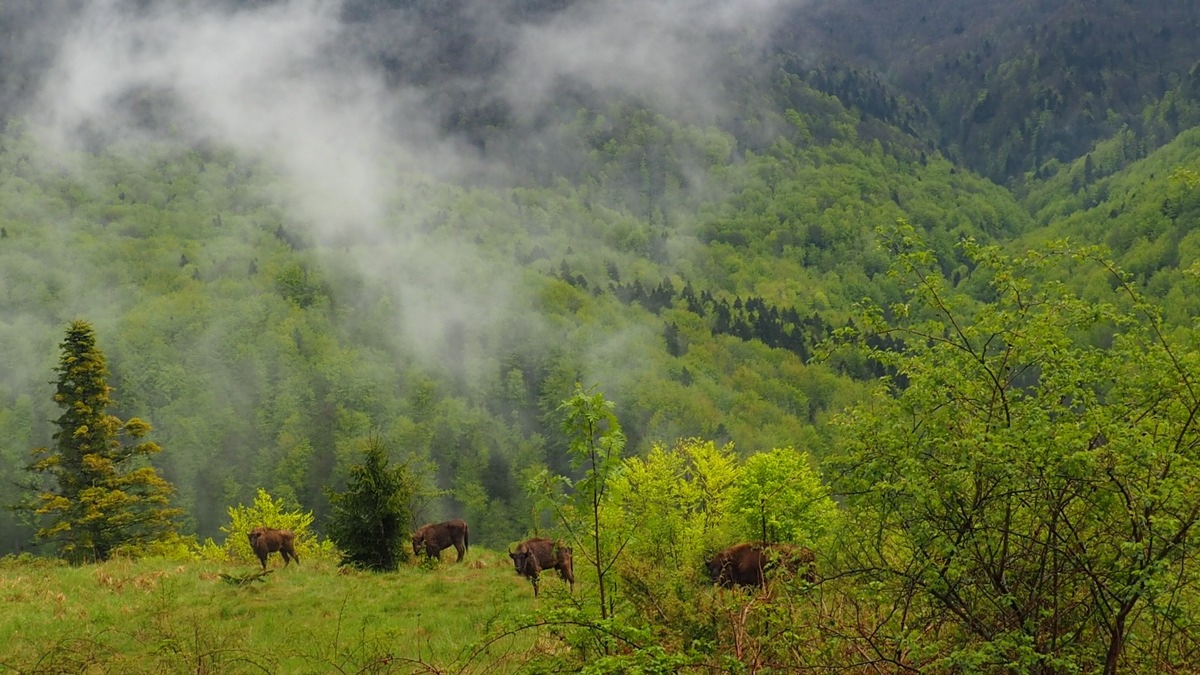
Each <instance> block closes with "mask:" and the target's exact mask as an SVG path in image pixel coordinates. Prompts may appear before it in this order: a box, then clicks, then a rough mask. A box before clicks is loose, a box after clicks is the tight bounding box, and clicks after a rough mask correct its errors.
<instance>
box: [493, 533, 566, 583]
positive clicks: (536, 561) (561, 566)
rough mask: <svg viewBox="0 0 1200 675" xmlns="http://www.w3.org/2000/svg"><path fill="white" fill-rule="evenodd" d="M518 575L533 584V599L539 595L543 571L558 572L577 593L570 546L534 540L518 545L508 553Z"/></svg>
mask: <svg viewBox="0 0 1200 675" xmlns="http://www.w3.org/2000/svg"><path fill="white" fill-rule="evenodd" d="M508 556H509V557H510V558H512V561H513V568H514V569H515V570H516V571H517V574H519V575H521V576H523V577H525V578H526V579H529V582H530V583H532V584H533V597H535V598H536V597H537V595H538V575H539V574H540V573H541V571H542V570H551V569H556V570H558V575H559V576H560V577H562V579H563V581H565V582H567V583H568V584H569V585H570V589H571V592H572V593H574V592H575V560H574V558H573V557H572V550H571V547H570V546H566V545H564V544H563V543H562V542H554V541H551V540H549V539H542V538H533V539H526V540H525V541H523V542H521V543H519V544H517V547H516V549H515V550H511V551H509V552H508Z"/></svg>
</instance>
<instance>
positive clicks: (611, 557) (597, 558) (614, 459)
mask: <svg viewBox="0 0 1200 675" xmlns="http://www.w3.org/2000/svg"><path fill="white" fill-rule="evenodd" d="M559 410H560V411H562V413H563V421H562V429H563V431H564V432H565V433H566V435H567V437H568V438H569V439H570V441H569V445H568V452H569V453H570V457H571V464H572V466H573V467H574V468H575V469H576V470H582V472H583V477H582V478H580V479H579V480H577V481H574V482H571V481H569V480H566V479H563V482H564V483H566V484H567V485H568V487H570V488H571V490H572V492H571V494H570V496H569V499H570V501H571V502H572V506H573V509H572V510H571V513H572V514H574V515H575V516H576V517H577V518H578V521H576V522H569V521H568V522H564V523H563V524H564V525H565V526H566V527H567V529H568V530H569V531H570V532H571V533H572V540H573V541H574V542H575V543H577V544H578V546H577V547H575V550H576V554H577V555H578V554H582V555H583V557H584V558H585V559H586V560H587V561H588V563H589V564H590V565H591V566H592V567H593V568H594V569H595V570H596V583H597V590H598V592H599V608H600V617H601V618H602V619H606V618H608V616H609V615H610V614H611V612H612V607H611V605H610V603H611V602H613V601H614V598H613V597H612V594H611V590H610V587H609V584H608V579H609V571H610V570H611V569H612V566H613V564H614V563H615V562H616V560H617V557H618V556H619V555H620V552H621V550H622V549H623V548H624V545H625V544H624V542H625V541H626V540H627V536H628V535H627V534H626V536H625V537H622V535H621V534H620V533H617V532H610V531H608V530H607V529H606V528H604V527H603V526H602V524H601V522H602V519H601V516H602V513H603V510H604V508H605V507H606V506H607V502H608V499H609V488H610V487H611V480H612V478H613V476H614V474H615V472H616V471H617V469H618V468H619V467H620V464H621V452H622V451H623V450H624V449H625V434H624V433H622V431H621V423H620V422H619V421H618V420H617V415H616V413H615V412H613V404H612V403H611V402H609V401H607V400H605V398H604V395H603V394H601V393H600V392H595V393H593V394H588V393H585V392H584V391H583V387H582V386H581V385H579V384H578V383H577V384H576V385H575V394H574V395H573V396H571V397H570V398H568V399H566V400H565V401H563V402H562V405H561V406H559Z"/></svg>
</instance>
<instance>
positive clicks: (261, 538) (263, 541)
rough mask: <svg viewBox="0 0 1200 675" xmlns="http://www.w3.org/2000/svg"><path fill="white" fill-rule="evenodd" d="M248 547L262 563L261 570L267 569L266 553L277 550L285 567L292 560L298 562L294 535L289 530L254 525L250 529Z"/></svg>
mask: <svg viewBox="0 0 1200 675" xmlns="http://www.w3.org/2000/svg"><path fill="white" fill-rule="evenodd" d="M249 537H250V548H252V549H254V555H256V556H258V561H259V562H260V563H262V568H263V570H266V569H267V554H268V553H274V552H276V551H279V555H281V556H283V566H284V567H287V566H288V563H290V562H291V561H292V560H295V561H296V564H297V565H299V564H300V556H298V555H296V549H295V547H294V546H293V544H294V542H295V539H296V536H295V535H294V534H292V531H291V530H276V529H273V528H270V527H256V528H254V529H253V530H250V534H249Z"/></svg>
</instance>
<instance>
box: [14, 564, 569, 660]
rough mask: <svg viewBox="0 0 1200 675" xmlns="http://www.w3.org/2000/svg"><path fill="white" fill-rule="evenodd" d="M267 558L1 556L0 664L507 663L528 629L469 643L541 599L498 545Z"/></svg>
mask: <svg viewBox="0 0 1200 675" xmlns="http://www.w3.org/2000/svg"><path fill="white" fill-rule="evenodd" d="M450 559H452V556H451V557H450ZM269 563H270V565H269V567H270V569H271V573H270V574H268V575H266V576H265V577H264V578H263V579H262V580H261V581H254V582H247V583H244V584H242V585H236V584H233V583H230V582H229V581H228V580H227V579H226V578H223V577H222V574H224V575H227V576H229V577H233V578H240V577H244V576H246V575H250V574H253V573H254V572H255V571H257V570H258V566H257V564H253V565H252V564H248V563H240V564H232V563H214V562H188V563H177V562H169V561H165V560H141V561H130V560H114V561H110V562H107V563H104V564H100V565H89V566H81V567H70V566H65V565H59V564H55V563H54V562H52V561H44V560H16V559H12V558H9V559H5V560H2V561H0V607H2V608H3V611H0V673H4V672H9V671H11V672H20V673H28V672H73V673H78V672H88V673H91V672H95V673H159V674H161V673H183V672H188V673H242V672H246V673H330V672H346V673H358V672H379V673H383V672H386V673H406V672H445V671H449V672H466V673H485V672H486V673H493V672H512V671H514V670H517V669H519V668H520V667H521V665H522V664H524V663H525V662H526V659H527V658H528V657H529V656H530V655H531V654H532V651H533V650H534V648H535V647H536V645H535V644H534V638H533V637H532V636H527V635H526V634H524V633H522V632H518V633H516V634H515V635H514V636H511V637H504V638H500V639H497V640H495V641H494V642H489V643H488V646H487V649H485V650H483V651H479V649H480V647H479V645H481V644H482V642H483V641H484V640H485V639H487V638H491V637H493V636H495V635H497V634H499V633H501V632H502V630H501V628H502V627H503V626H504V625H506V623H507V622H512V621H516V620H518V619H519V617H520V616H522V615H526V614H529V613H532V612H534V611H536V610H537V608H538V607H539V606H541V603H543V602H547V599H546V596H545V595H544V597H543V599H541V600H535V599H534V598H533V593H532V590H531V589H530V586H529V583H528V582H527V581H525V580H523V579H521V578H519V577H518V576H517V575H515V574H513V571H512V565H511V562H510V561H509V559H508V557H507V556H505V555H504V554H503V553H495V552H489V551H482V550H476V549H472V550H471V552H470V553H469V554H468V556H467V559H466V561H464V563H462V564H458V565H456V564H453V563H452V562H443V563H441V565H439V566H438V567H436V568H435V569H422V568H420V567H417V566H410V567H405V568H402V569H401V570H400V571H398V572H394V573H387V574H372V573H366V572H357V571H348V570H345V569H342V568H339V567H337V565H335V564H334V563H333V562H331V561H326V560H310V559H308V558H306V559H305V560H304V563H303V564H301V565H294V564H293V565H291V566H289V567H287V568H284V567H282V565H281V564H280V561H279V559H278V558H277V557H275V556H272V557H271V559H270V561H269ZM556 581H557V580H549V579H547V580H545V581H544V582H543V587H544V589H545V590H546V591H549V594H550V595H553V594H555V593H554V592H555V591H556V590H557V589H556V588H555V586H556ZM557 585H561V584H560V583H559V584H557Z"/></svg>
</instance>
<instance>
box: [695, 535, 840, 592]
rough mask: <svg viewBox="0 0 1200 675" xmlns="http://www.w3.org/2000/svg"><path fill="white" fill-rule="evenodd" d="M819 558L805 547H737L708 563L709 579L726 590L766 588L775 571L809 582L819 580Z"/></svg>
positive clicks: (722, 552) (780, 545)
mask: <svg viewBox="0 0 1200 675" xmlns="http://www.w3.org/2000/svg"><path fill="white" fill-rule="evenodd" d="M815 561H816V556H815V555H814V554H813V552H812V551H811V550H809V549H807V548H804V547H802V546H793V545H791V544H767V545H766V546H763V545H761V544H749V543H746V544H737V545H734V546H730V547H729V548H727V549H725V550H723V551H721V552H719V553H717V554H716V555H715V556H713V557H712V559H710V560H709V561H708V576H709V578H710V579H712V580H713V582H714V583H717V584H720V585H721V586H724V587H726V588H732V587H733V586H763V585H764V584H765V583H766V575H767V573H768V572H770V571H771V570H773V569H775V568H781V569H784V570H786V571H787V572H789V573H791V574H797V573H800V569H801V567H802V566H803V567H805V569H804V571H803V577H804V579H805V580H806V581H808V582H810V583H811V582H813V581H815V580H816V565H815Z"/></svg>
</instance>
